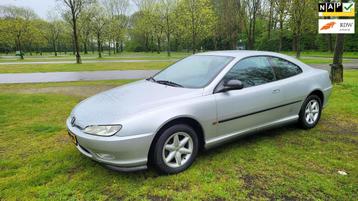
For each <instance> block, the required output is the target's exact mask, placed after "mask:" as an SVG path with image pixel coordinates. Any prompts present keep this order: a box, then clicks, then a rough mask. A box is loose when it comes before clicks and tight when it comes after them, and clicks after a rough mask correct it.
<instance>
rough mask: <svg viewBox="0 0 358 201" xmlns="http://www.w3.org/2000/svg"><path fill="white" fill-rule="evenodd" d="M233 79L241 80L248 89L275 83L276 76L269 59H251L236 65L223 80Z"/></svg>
mask: <svg viewBox="0 0 358 201" xmlns="http://www.w3.org/2000/svg"><path fill="white" fill-rule="evenodd" d="M231 79H237V80H240V81H241V82H242V83H243V84H244V87H245V88H246V87H251V86H257V85H260V84H265V83H268V82H271V81H274V80H275V76H274V74H273V71H272V68H271V65H270V63H269V62H268V60H267V57H249V58H246V59H243V60H241V61H239V62H238V63H237V64H235V65H234V66H233V67H232V68H231V70H230V71H229V72H228V73H227V74H226V75H225V77H224V79H223V80H224V81H228V80H231Z"/></svg>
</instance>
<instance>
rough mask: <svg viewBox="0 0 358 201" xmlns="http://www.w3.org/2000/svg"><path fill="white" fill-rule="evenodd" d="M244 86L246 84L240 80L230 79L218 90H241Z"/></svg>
mask: <svg viewBox="0 0 358 201" xmlns="http://www.w3.org/2000/svg"><path fill="white" fill-rule="evenodd" d="M242 88H244V84H243V83H242V82H241V81H240V80H228V81H226V82H225V83H224V84H223V87H222V88H221V89H219V90H218V92H226V91H230V90H239V89H242Z"/></svg>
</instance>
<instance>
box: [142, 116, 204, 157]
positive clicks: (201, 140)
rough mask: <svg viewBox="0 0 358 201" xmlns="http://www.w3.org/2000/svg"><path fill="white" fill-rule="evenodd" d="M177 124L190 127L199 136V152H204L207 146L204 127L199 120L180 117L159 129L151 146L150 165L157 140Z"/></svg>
mask: <svg viewBox="0 0 358 201" xmlns="http://www.w3.org/2000/svg"><path fill="white" fill-rule="evenodd" d="M176 124H186V125H188V126H190V127H192V128H193V129H194V130H195V132H196V134H197V135H198V140H199V150H202V149H203V148H204V145H205V134H204V129H203V127H202V125H201V124H200V123H199V121H198V120H196V119H195V118H193V117H189V116H179V117H175V118H172V119H170V120H168V121H166V122H165V123H163V124H162V125H161V126H160V127H159V129H158V130H157V131H156V132H155V136H154V138H153V140H152V142H151V144H150V149H149V152H148V159H149V160H148V163H150V162H151V161H152V159H151V157H152V155H153V154H152V153H153V151H154V148H153V147H154V144H155V142H156V141H157V139H158V138H159V136H160V133H162V132H163V131H164V130H165V129H167V128H169V127H171V126H173V125H176Z"/></svg>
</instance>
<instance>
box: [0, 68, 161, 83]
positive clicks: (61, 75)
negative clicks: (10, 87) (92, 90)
mask: <svg viewBox="0 0 358 201" xmlns="http://www.w3.org/2000/svg"><path fill="white" fill-rule="evenodd" d="M156 72H158V70H112V71H92V72H91V71H84V72H50V73H7V74H0V83H1V84H6V83H39V82H70V81H84V80H119V79H142V78H147V77H150V76H152V75H154V74H155V73H156Z"/></svg>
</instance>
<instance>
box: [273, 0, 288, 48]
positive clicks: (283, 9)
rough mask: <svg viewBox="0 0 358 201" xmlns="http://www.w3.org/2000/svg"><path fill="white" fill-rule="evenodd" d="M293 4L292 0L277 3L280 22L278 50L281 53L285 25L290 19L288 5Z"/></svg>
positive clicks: (282, 0)
mask: <svg viewBox="0 0 358 201" xmlns="http://www.w3.org/2000/svg"><path fill="white" fill-rule="evenodd" d="M290 3H291V0H279V1H275V7H276V12H277V15H278V16H277V17H278V22H279V24H280V25H279V29H280V32H279V46H278V50H279V51H281V50H282V40H283V34H284V30H283V25H284V23H285V21H286V19H287V17H288V8H287V5H289V4H290Z"/></svg>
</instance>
